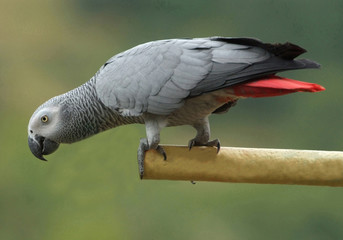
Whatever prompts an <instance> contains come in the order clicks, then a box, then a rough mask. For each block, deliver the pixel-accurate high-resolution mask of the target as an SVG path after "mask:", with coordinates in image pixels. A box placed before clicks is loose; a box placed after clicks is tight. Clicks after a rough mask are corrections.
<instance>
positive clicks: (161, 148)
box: [156, 145, 167, 161]
mask: <svg viewBox="0 0 343 240" xmlns="http://www.w3.org/2000/svg"><path fill="white" fill-rule="evenodd" d="M156 151H157V152H158V153H160V154H161V155H162V156H163V160H164V161H166V160H167V154H166V152H165V151H164V149H163V147H161V146H160V145H158V146H157V148H156Z"/></svg>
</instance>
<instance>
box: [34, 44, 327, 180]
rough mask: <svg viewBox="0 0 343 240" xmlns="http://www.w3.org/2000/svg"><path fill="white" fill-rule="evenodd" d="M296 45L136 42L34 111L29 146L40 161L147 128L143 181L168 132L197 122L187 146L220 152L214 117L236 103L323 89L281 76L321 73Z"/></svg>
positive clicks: (142, 150)
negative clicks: (86, 142) (134, 127)
mask: <svg viewBox="0 0 343 240" xmlns="http://www.w3.org/2000/svg"><path fill="white" fill-rule="evenodd" d="M304 52H306V50H304V49H303V48H301V47H299V46H297V45H294V44H292V43H285V44H269V43H263V42H261V41H259V40H257V39H253V38H227V37H210V38H194V39H169V40H159V41H153V42H148V43H145V44H141V45H138V46H136V47H134V48H131V49H129V50H127V51H125V52H122V53H119V54H117V55H115V56H114V57H112V58H110V59H109V60H108V61H107V62H106V63H105V64H104V65H103V66H101V68H100V69H99V71H98V72H97V73H96V74H95V76H93V77H92V78H91V79H90V80H89V81H88V82H86V83H85V84H83V85H81V86H79V87H77V88H75V89H73V90H71V91H69V92H67V93H64V94H62V95H59V96H56V97H53V98H51V99H50V100H48V101H46V102H45V103H44V104H42V105H41V106H39V107H38V108H37V110H36V111H35V112H34V113H33V115H32V117H31V119H30V121H29V125H28V144H29V147H30V150H31V152H32V153H33V155H34V156H36V157H37V158H39V159H41V160H45V158H44V157H43V155H48V154H51V153H53V152H54V151H55V150H56V149H57V148H58V147H59V145H60V143H73V142H76V141H80V140H82V139H85V138H87V137H90V136H92V135H94V134H97V133H99V132H102V131H104V130H107V129H111V128H114V127H118V126H121V125H126V124H133V123H139V124H145V127H146V138H142V139H141V140H140V143H139V148H138V163H139V174H140V177H141V178H142V177H143V173H144V156H145V152H146V151H147V150H150V149H156V150H157V151H158V152H159V153H161V154H162V155H163V156H164V159H167V156H166V154H165V152H164V150H163V148H162V147H161V146H160V145H159V143H160V131H161V129H162V128H164V127H171V126H179V125H191V126H193V127H194V128H195V129H196V131H197V134H196V136H195V138H193V139H191V140H190V141H189V143H188V146H189V149H191V148H192V147H193V146H213V147H217V150H218V151H219V149H220V142H219V140H218V139H215V140H212V141H210V126H209V120H208V117H209V115H211V114H212V113H215V114H217V113H225V112H226V111H228V109H229V108H230V107H231V106H233V105H234V104H235V103H236V101H237V100H238V99H241V98H246V97H269V96H278V95H283V94H288V93H292V92H317V91H322V90H324V88H323V87H322V86H320V85H317V84H314V83H306V82H300V81H296V80H293V79H287V78H282V77H279V76H276V75H275V74H276V73H277V72H280V71H285V70H294V69H306V68H319V64H317V63H316V62H314V61H311V60H307V59H299V60H296V59H295V58H296V57H297V56H299V55H300V54H302V53H304Z"/></svg>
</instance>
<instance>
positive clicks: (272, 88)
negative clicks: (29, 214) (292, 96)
mask: <svg viewBox="0 0 343 240" xmlns="http://www.w3.org/2000/svg"><path fill="white" fill-rule="evenodd" d="M230 88H231V89H230V90H231V91H232V90H233V92H234V95H236V96H239V97H253V98H258V97H274V96H281V95H285V94H289V93H294V92H320V91H324V90H325V88H324V87H323V86H320V85H318V84H315V83H308V82H301V81H297V80H293V79H289V78H283V77H279V76H275V75H270V76H267V77H263V78H261V79H258V80H256V81H252V82H247V83H242V84H238V85H235V86H232V87H230Z"/></svg>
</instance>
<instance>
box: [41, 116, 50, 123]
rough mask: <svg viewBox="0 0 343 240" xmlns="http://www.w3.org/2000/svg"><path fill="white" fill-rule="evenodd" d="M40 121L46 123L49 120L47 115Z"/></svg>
mask: <svg viewBox="0 0 343 240" xmlns="http://www.w3.org/2000/svg"><path fill="white" fill-rule="evenodd" d="M40 120H41V121H42V122H43V123H46V122H47V121H48V120H49V118H48V116H47V115H44V116H43V117H41V119H40Z"/></svg>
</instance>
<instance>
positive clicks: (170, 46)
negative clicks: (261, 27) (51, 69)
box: [96, 37, 318, 116]
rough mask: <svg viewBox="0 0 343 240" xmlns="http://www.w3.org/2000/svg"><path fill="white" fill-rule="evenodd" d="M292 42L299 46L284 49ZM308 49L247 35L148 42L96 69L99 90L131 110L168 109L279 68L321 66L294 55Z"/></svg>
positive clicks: (104, 97) (122, 108) (121, 107)
mask: <svg viewBox="0 0 343 240" xmlns="http://www.w3.org/2000/svg"><path fill="white" fill-rule="evenodd" d="M290 47H291V48H292V49H294V52H291V53H289V51H288V52H287V51H285V49H288V48H290ZM288 50H289V49H288ZM304 51H305V50H303V49H301V48H299V47H297V46H295V45H291V44H289V45H287V44H286V45H272V44H264V43H262V42H260V41H258V40H255V39H248V38H220V37H217V38H201V39H172V40H162V41H155V42H149V43H146V44H142V45H139V46H137V47H134V48H132V49H130V50H128V51H125V52H123V53H121V54H118V55H116V56H114V57H112V58H111V59H110V60H109V61H107V63H106V64H105V65H104V66H103V67H102V68H101V69H100V71H99V73H98V75H97V79H96V91H97V93H98V96H99V98H100V100H101V101H102V102H103V103H104V104H105V105H106V106H107V107H110V108H111V109H119V110H120V111H121V112H122V113H125V114H127V115H130V116H139V115H142V114H143V113H144V112H149V113H153V114H159V115H167V114H170V113H171V112H173V111H175V110H176V109H178V108H179V107H180V106H182V104H183V102H184V100H185V99H187V98H188V97H194V96H198V95H201V94H203V93H206V92H211V91H214V90H217V89H220V88H224V87H228V86H232V85H234V84H238V83H241V82H245V81H249V80H252V79H256V78H258V77H260V76H263V75H267V74H272V73H275V72H278V71H284V70H290V69H300V68H311V67H314V68H316V67H318V65H317V64H316V63H314V62H312V61H309V60H292V58H293V57H295V56H297V55H299V54H301V53H303V52H304Z"/></svg>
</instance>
